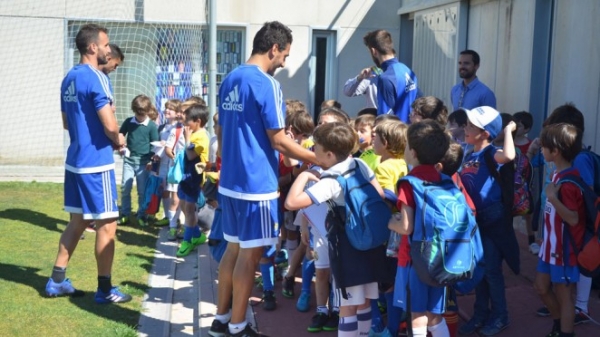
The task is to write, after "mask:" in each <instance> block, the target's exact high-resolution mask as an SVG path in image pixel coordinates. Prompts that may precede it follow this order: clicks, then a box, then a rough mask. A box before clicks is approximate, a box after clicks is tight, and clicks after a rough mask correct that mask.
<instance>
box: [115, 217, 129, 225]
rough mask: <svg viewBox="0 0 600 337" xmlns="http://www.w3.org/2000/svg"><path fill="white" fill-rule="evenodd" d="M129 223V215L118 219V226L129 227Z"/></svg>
mask: <svg viewBox="0 0 600 337" xmlns="http://www.w3.org/2000/svg"><path fill="white" fill-rule="evenodd" d="M128 223H129V215H123V216H121V217H120V218H118V219H117V225H127V224H128Z"/></svg>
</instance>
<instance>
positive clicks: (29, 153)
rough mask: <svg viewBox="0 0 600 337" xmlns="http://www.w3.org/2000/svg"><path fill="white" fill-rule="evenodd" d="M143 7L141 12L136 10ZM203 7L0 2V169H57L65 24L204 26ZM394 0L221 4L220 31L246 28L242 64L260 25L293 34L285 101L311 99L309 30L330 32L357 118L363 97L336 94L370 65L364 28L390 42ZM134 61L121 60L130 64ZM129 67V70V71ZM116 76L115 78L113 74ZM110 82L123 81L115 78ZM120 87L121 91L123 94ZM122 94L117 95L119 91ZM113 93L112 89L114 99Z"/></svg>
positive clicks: (153, 2)
mask: <svg viewBox="0 0 600 337" xmlns="http://www.w3.org/2000/svg"><path fill="white" fill-rule="evenodd" d="M136 4H143V8H136V7H135V5H136ZM204 5H205V1H200V0H172V1H164V0H111V1H103V0H100V1H91V0H45V1H38V0H3V1H0V31H2V34H0V42H1V43H2V45H3V46H4V48H3V49H2V51H1V52H0V53H1V55H2V62H0V74H2V80H3V83H4V86H3V90H1V91H0V116H1V117H2V120H3V123H0V164H7V163H23V162H24V163H32V164H39V165H60V164H61V163H62V161H63V160H64V150H65V143H66V142H67V141H68V137H65V135H64V132H63V130H62V124H61V117H60V101H59V87H60V82H61V80H62V78H63V76H64V74H65V72H66V70H68V68H69V66H70V64H71V62H70V60H69V58H71V55H70V51H69V49H68V44H67V42H68V41H67V36H68V34H67V31H66V30H65V28H66V27H67V23H68V22H69V20H83V21H88V20H89V21H100V22H124V23H131V22H146V23H148V22H153V23H185V24H201V25H202V24H206V11H205V8H204ZM399 6H400V0H378V1H375V0H367V1H363V0H328V1H315V0H310V1H295V0H256V1H247V0H219V1H217V21H218V26H219V27H227V26H234V27H243V28H244V29H247V30H246V33H245V36H246V42H245V45H246V51H245V52H246V55H245V56H246V58H247V57H248V56H249V54H250V49H251V45H252V37H253V36H254V34H255V33H256V31H257V30H258V29H259V28H260V27H261V26H262V24H263V23H264V22H265V21H272V20H279V21H281V22H283V23H285V24H287V25H288V26H289V27H290V28H291V29H292V31H293V34H294V43H293V45H292V52H291V56H290V57H289V59H288V62H287V67H286V68H285V69H283V70H280V71H279V72H278V73H277V74H276V77H277V79H279V80H280V81H281V83H282V87H283V90H284V95H285V97H287V98H297V99H300V100H303V101H306V102H308V101H309V85H308V79H309V77H310V71H311V70H310V68H309V59H310V55H311V51H312V50H311V49H312V41H311V37H312V30H313V29H326V30H334V31H336V36H337V47H336V49H337V50H336V55H337V58H336V60H335V62H334V67H335V69H334V70H333V72H334V73H335V75H336V78H337V79H338V81H337V82H339V83H337V85H338V86H337V88H338V90H337V96H336V97H330V98H332V99H337V100H339V101H341V102H342V104H343V106H344V109H346V110H347V111H348V112H349V113H350V114H355V113H356V112H357V111H358V110H359V109H360V108H362V107H363V106H364V104H365V101H364V100H363V98H360V97H359V98H347V97H344V96H343V94H342V89H341V88H342V85H343V83H344V82H345V80H346V79H348V78H350V77H353V76H355V75H356V74H357V73H358V71H359V70H360V69H362V68H363V67H367V66H371V65H372V60H371V58H370V56H369V54H368V52H367V50H366V48H365V47H364V46H363V44H362V36H363V35H364V34H365V33H366V32H367V31H370V30H373V29H379V28H384V29H387V30H389V31H390V32H392V33H393V35H394V37H395V39H396V41H397V36H398V30H399V18H398V16H397V15H396V13H395V11H396V9H397V8H398V7H399ZM134 59H135V58H129V59H128V58H127V56H126V61H125V62H126V64H127V62H128V61H129V64H132V63H133V61H134ZM127 66H129V65H127ZM114 76H116V77H117V78H118V76H119V75H118V74H117V73H115V75H114ZM111 77H112V78H113V83H115V84H116V83H124V82H123V81H119V80H118V79H117V80H115V78H114V77H113V75H111ZM125 89H126V88H125ZM125 89H123V90H125ZM118 93H119V90H117V97H116V99H117V101H118V102H119V99H120V98H119V97H118Z"/></svg>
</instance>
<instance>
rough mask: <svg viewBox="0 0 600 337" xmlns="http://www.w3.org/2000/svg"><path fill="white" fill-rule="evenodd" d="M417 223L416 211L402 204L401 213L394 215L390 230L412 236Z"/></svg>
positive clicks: (390, 222) (389, 223)
mask: <svg viewBox="0 0 600 337" xmlns="http://www.w3.org/2000/svg"><path fill="white" fill-rule="evenodd" d="M414 222H415V210H414V209H413V208H412V207H410V206H408V205H406V204H402V207H401V208H400V213H394V214H393V215H392V217H391V218H390V221H389V222H388V228H389V229H390V230H393V231H394V232H397V233H399V234H402V235H410V234H412V232H413V227H414Z"/></svg>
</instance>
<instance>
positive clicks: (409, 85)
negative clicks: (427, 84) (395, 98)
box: [404, 74, 417, 92]
mask: <svg viewBox="0 0 600 337" xmlns="http://www.w3.org/2000/svg"><path fill="white" fill-rule="evenodd" d="M404 77H405V80H406V84H405V86H404V92H409V91H412V90H415V89H417V84H416V83H415V81H413V80H412V78H410V76H409V75H408V74H404Z"/></svg>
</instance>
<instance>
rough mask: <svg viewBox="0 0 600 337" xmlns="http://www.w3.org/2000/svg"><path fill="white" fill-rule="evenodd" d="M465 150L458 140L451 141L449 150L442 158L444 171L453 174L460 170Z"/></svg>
mask: <svg viewBox="0 0 600 337" xmlns="http://www.w3.org/2000/svg"><path fill="white" fill-rule="evenodd" d="M464 154H465V150H464V149H463V147H462V145H460V144H459V143H457V142H454V141H452V142H450V145H449V146H448V151H446V154H444V157H442V159H441V160H440V163H441V164H442V173H443V174H445V175H447V176H453V175H454V173H456V172H458V169H459V168H460V165H461V164H462V160H463V156H464Z"/></svg>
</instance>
